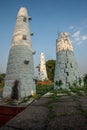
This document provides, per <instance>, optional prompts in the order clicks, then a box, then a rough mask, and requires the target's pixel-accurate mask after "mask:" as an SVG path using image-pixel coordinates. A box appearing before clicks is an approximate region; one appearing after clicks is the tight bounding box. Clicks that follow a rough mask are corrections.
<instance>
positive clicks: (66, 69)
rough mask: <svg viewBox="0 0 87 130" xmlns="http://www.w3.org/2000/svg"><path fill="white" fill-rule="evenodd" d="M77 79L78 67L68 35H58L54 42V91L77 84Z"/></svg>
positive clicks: (78, 75) (78, 74) (64, 33)
mask: <svg viewBox="0 0 87 130" xmlns="http://www.w3.org/2000/svg"><path fill="white" fill-rule="evenodd" d="M79 77H80V73H79V67H78V65H77V62H76V60H75V57H74V52H73V47H72V43H71V41H70V38H69V34H68V33H66V32H63V33H60V34H59V36H58V38H57V40H56V66H55V76H54V89H57V88H60V87H62V88H68V87H69V86H70V85H72V84H73V83H74V82H78V80H79Z"/></svg>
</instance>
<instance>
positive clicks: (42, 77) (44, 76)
mask: <svg viewBox="0 0 87 130" xmlns="http://www.w3.org/2000/svg"><path fill="white" fill-rule="evenodd" d="M39 79H40V80H41V81H44V80H48V77H47V71H46V64H45V55H44V53H43V52H41V54H40V75H39Z"/></svg>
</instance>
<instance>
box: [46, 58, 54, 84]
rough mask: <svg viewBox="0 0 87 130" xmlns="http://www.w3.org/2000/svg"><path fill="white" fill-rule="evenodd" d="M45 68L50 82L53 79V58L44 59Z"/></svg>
mask: <svg viewBox="0 0 87 130" xmlns="http://www.w3.org/2000/svg"><path fill="white" fill-rule="evenodd" d="M46 69H47V76H48V79H49V80H51V81H52V82H53V81H54V72H55V60H48V61H46Z"/></svg>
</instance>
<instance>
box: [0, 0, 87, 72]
mask: <svg viewBox="0 0 87 130" xmlns="http://www.w3.org/2000/svg"><path fill="white" fill-rule="evenodd" d="M22 6H24V7H26V8H27V10H28V14H29V15H30V16H32V21H31V22H30V30H31V32H33V33H34V36H33V37H32V46H33V49H34V50H36V54H35V56H34V65H35V66H37V65H38V64H39V57H40V52H42V51H43V52H44V53H45V58H46V60H49V59H56V39H57V37H58V33H60V32H69V33H70V39H71V40H72V44H73V47H74V53H75V57H76V60H77V62H78V65H79V68H80V71H81V73H82V74H84V73H87V0H1V1H0V72H5V71H6V66H7V59H8V54H9V49H10V44H11V39H12V35H13V31H14V26H15V22H16V16H17V13H18V10H19V9H20V7H22Z"/></svg>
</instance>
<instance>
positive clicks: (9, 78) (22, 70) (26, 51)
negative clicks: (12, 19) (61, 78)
mask: <svg viewBox="0 0 87 130" xmlns="http://www.w3.org/2000/svg"><path fill="white" fill-rule="evenodd" d="M30 20H31V18H30V17H29V16H28V13H27V10H26V8H24V7H22V8H20V10H19V12H18V15H17V19H16V25H15V28H14V33H13V38H12V43H11V48H10V52H9V58H8V64H7V72H6V78H5V86H4V89H3V97H4V98H6V97H9V98H10V97H11V96H12V94H13V97H15V95H16V94H15V93H16V90H15V89H13V87H15V86H16V87H15V88H17V93H18V95H17V96H18V99H20V98H23V97H26V96H29V95H31V94H32V93H35V91H36V89H35V81H34V66H33V54H34V51H33V50H32V45H31V37H30V36H31V33H30V27H29V22H30ZM13 91H14V92H13Z"/></svg>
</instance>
